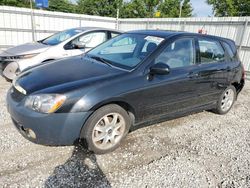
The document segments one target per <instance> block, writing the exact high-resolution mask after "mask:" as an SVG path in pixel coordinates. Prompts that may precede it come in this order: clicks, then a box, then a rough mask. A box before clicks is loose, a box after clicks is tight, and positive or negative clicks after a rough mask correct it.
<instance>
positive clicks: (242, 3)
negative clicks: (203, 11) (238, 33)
mask: <svg viewBox="0 0 250 188" xmlns="http://www.w3.org/2000/svg"><path fill="white" fill-rule="evenodd" d="M207 3H208V4H209V5H212V6H213V11H214V13H215V15H216V16H250V2H249V0H207Z"/></svg>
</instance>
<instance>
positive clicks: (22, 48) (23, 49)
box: [0, 42, 50, 57]
mask: <svg viewBox="0 0 250 188" xmlns="http://www.w3.org/2000/svg"><path fill="white" fill-rule="evenodd" d="M49 47H50V46H49V45H45V44H42V43H39V42H32V43H26V44H22V45H18V46H15V47H12V48H9V49H7V50H4V51H3V52H2V53H0V57H6V56H7V57H8V56H16V55H25V54H33V53H41V52H43V51H45V50H47V49H48V48H49Z"/></svg>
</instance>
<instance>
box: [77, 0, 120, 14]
mask: <svg viewBox="0 0 250 188" xmlns="http://www.w3.org/2000/svg"><path fill="white" fill-rule="evenodd" d="M77 4H78V12H79V13H82V14H88V15H97V16H111V17H115V16H116V8H117V1H112V0H79V1H78V3H77Z"/></svg>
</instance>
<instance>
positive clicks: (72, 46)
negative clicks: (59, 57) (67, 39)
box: [64, 43, 86, 50]
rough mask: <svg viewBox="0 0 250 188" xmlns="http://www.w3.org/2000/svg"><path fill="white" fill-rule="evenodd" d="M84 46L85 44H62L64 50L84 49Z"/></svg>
mask: <svg viewBox="0 0 250 188" xmlns="http://www.w3.org/2000/svg"><path fill="white" fill-rule="evenodd" d="M84 48H86V45H85V44H74V43H71V44H70V43H69V44H66V45H65V46H64V49H65V50H73V49H84Z"/></svg>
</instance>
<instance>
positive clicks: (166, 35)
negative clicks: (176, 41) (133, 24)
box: [127, 30, 187, 38]
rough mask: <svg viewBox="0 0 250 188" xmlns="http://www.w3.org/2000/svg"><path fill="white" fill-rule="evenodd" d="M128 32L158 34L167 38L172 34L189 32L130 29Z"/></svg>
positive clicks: (157, 35)
mask: <svg viewBox="0 0 250 188" xmlns="http://www.w3.org/2000/svg"><path fill="white" fill-rule="evenodd" d="M127 33H131V34H143V35H151V36H156V37H162V38H167V37H169V36H171V35H176V34H183V33H187V32H180V31H167V30H135V31H129V32H127Z"/></svg>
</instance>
